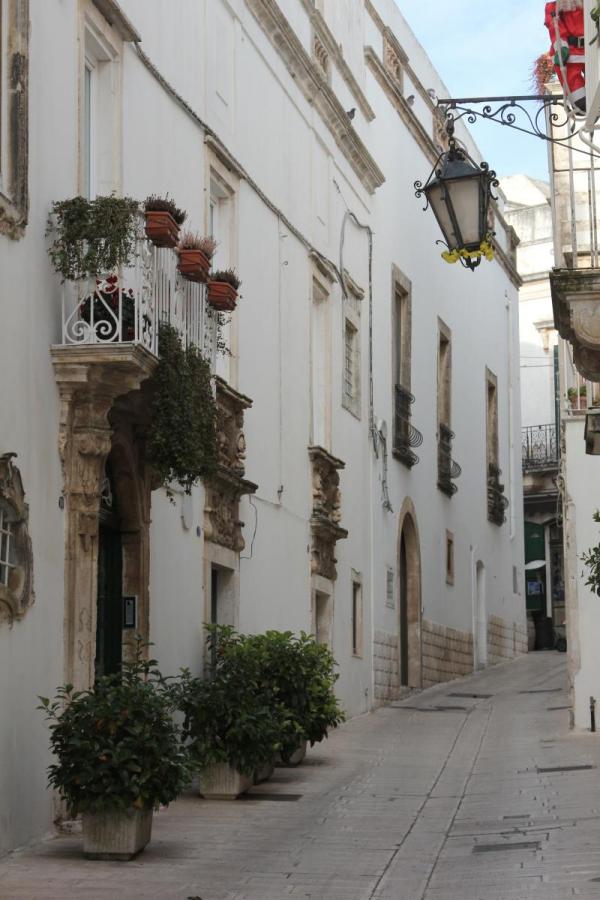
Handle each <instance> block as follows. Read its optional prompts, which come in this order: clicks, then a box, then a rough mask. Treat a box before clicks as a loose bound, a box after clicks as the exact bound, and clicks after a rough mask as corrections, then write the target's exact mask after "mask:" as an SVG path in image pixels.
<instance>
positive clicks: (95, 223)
mask: <svg viewBox="0 0 600 900" xmlns="http://www.w3.org/2000/svg"><path fill="white" fill-rule="evenodd" d="M138 213H139V204H138V202H137V200H133V199H132V198H131V197H115V196H114V195H111V196H109V197H96V198H95V199H94V200H87V199H86V198H85V197H72V198H71V199H70V200H60V201H56V202H55V203H53V204H52V212H51V214H50V217H49V219H48V229H47V234H54V236H55V237H54V241H53V243H52V244H51V245H50V247H49V249H48V253H49V256H50V259H51V261H52V264H53V266H54V268H55V269H56V271H57V272H58V273H59V274H60V275H61V276H62V279H63V281H78V280H80V279H83V278H87V277H89V276H96V275H107V274H110V273H112V272H114V271H115V269H117V268H119V266H127V265H130V264H131V262H132V260H133V259H134V257H135V252H136V240H137V238H138V233H139V222H138Z"/></svg>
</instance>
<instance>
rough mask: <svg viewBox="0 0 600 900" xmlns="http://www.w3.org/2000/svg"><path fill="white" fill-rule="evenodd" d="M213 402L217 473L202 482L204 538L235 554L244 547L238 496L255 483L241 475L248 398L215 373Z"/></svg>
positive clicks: (244, 467)
mask: <svg viewBox="0 0 600 900" xmlns="http://www.w3.org/2000/svg"><path fill="white" fill-rule="evenodd" d="M215 387H216V402H217V448H218V455H219V465H218V469H217V472H216V473H215V474H214V475H213V476H212V477H211V478H210V479H207V480H206V482H205V485H204V486H205V491H206V496H205V504H204V537H205V539H206V540H207V541H211V542H212V543H214V544H219V545H220V546H222V547H226V548H227V549H229V550H233V551H234V552H235V553H241V551H242V550H243V549H244V547H245V541H244V536H243V533H242V529H243V527H244V523H243V522H242V521H241V519H240V515H239V507H240V499H241V498H242V497H243V496H244V495H245V494H254V493H255V492H256V491H257V489H258V485H256V484H254V482H252V481H248V480H247V479H246V478H244V475H245V471H246V438H245V436H244V413H245V411H246V410H247V409H250V407H251V406H252V400H251V399H250V398H249V397H246V396H245V395H244V394H240V393H239V392H238V391H236V390H234V388H232V387H231V385H229V384H227V382H226V381H224V380H223V379H222V378H219V377H218V376H217V377H216V378H215Z"/></svg>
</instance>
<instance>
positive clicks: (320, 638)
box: [314, 591, 332, 647]
mask: <svg viewBox="0 0 600 900" xmlns="http://www.w3.org/2000/svg"><path fill="white" fill-rule="evenodd" d="M314 604H315V608H314V616H315V640H316V642H317V644H324V645H325V646H326V647H330V646H331V621H332V600H331V597H330V595H329V594H325V593H322V592H321V591H315V594H314Z"/></svg>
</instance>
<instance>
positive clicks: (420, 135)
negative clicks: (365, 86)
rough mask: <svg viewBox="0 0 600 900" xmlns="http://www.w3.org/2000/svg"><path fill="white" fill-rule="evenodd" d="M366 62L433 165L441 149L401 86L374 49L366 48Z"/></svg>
mask: <svg viewBox="0 0 600 900" xmlns="http://www.w3.org/2000/svg"><path fill="white" fill-rule="evenodd" d="M365 61H366V63H367V67H368V68H369V69H370V70H371V72H372V73H373V75H374V76H375V79H376V80H377V82H378V83H379V85H380V86H381V88H382V89H383V90H384V92H385V93H386V95H387V97H388V99H389V100H390V102H391V103H392V106H393V107H394V108H395V110H396V112H397V113H398V115H399V116H400V118H401V119H402V121H403V122H404V124H405V125H406V126H407V128H408V130H409V131H410V133H411V134H412V136H413V137H414V139H415V140H416V142H417V143H418V145H419V146H420V147H421V149H422V150H423V153H425V155H426V156H427V158H428V159H429V160H430V161H431V165H433V164H434V163H435V161H436V160H437V158H438V156H439V155H440V151H439V148H438V147H437V146H436V145H435V143H434V141H433V138H432V137H431V135H429V134H428V133H427V131H426V130H425V128H424V127H423V125H422V124H421V122H420V121H419V119H418V118H417V117H416V115H415V114H414V112H413V111H412V109H411V108H410V106H409V105H408V103H407V102H406V100H405V98H404V97H403V95H402V91H401V90H400V86H399V85H398V84H396V82H395V81H394V79H393V78H392V77H391V75H390V74H389V72H388V71H387V69H386V68H385V66H384V65H383V63H382V61H381V60H380V58H379V57H378V56H377V54H376V52H375V51H374V50H373V48H372V47H365Z"/></svg>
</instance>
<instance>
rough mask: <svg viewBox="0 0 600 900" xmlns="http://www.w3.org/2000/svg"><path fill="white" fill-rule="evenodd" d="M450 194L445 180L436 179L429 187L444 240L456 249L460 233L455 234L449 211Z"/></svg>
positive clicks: (431, 203) (433, 207) (432, 205)
mask: <svg viewBox="0 0 600 900" xmlns="http://www.w3.org/2000/svg"><path fill="white" fill-rule="evenodd" d="M448 197H449V194H448V192H447V190H446V183H445V182H443V181H434V182H433V183H432V185H431V186H430V187H429V188H427V199H428V200H429V203H430V205H431V208H432V210H433V212H434V214H435V217H436V219H437V220H438V225H439V226H440V228H441V229H442V233H443V235H444V240H445V241H446V243H447V244H448V247H449V248H450V250H455V249H456V248H457V247H458V246H459V243H458V241H459V235H456V234H455V230H454V225H453V224H452V219H451V217H450V213H449V211H448V203H447V198H448Z"/></svg>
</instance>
